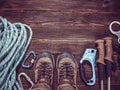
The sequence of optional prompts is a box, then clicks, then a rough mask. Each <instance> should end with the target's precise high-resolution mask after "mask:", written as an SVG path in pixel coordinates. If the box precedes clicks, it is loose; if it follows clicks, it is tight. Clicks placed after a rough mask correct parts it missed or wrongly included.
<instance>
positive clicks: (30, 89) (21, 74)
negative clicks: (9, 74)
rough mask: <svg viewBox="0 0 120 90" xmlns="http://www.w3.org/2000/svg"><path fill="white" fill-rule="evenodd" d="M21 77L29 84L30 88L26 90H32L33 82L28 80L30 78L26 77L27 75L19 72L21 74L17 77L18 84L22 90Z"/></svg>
mask: <svg viewBox="0 0 120 90" xmlns="http://www.w3.org/2000/svg"><path fill="white" fill-rule="evenodd" d="M21 76H24V77H25V78H26V79H27V81H28V82H29V83H30V84H31V87H30V88H29V89H28V90H32V87H33V85H34V83H33V81H32V80H31V79H30V77H28V75H27V74H26V73H24V72H21V73H20V74H19V75H18V82H19V84H20V86H21V88H22V90H24V88H23V85H22V82H21V79H20V77H21Z"/></svg>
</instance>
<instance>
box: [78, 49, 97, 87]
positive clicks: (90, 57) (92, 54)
mask: <svg viewBox="0 0 120 90" xmlns="http://www.w3.org/2000/svg"><path fill="white" fill-rule="evenodd" d="M96 52H97V50H96V49H90V48H88V49H86V50H85V52H84V54H83V57H82V59H81V60H80V74H81V77H82V79H83V81H84V82H85V83H86V85H88V86H92V85H94V84H95V82H96V75H95V59H96ZM84 62H89V63H90V64H91V68H92V77H91V79H89V80H87V79H86V77H85V72H84V67H83V64H84Z"/></svg>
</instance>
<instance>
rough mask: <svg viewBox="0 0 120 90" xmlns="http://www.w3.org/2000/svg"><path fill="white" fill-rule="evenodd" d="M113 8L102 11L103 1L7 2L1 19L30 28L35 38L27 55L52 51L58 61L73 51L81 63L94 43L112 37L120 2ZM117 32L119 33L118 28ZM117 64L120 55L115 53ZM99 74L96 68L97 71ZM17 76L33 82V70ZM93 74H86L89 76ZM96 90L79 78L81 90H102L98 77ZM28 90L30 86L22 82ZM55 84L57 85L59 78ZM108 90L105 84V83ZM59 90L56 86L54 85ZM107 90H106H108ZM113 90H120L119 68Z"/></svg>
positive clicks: (6, 0)
mask: <svg viewBox="0 0 120 90" xmlns="http://www.w3.org/2000/svg"><path fill="white" fill-rule="evenodd" d="M113 1H114V3H113V5H111V7H110V8H102V3H103V1H102V0H4V2H3V3H2V4H1V5H0V16H3V17H5V18H7V19H8V20H9V21H11V22H13V23H14V22H22V23H26V24H28V25H30V26H31V28H32V30H33V38H32V42H31V44H30V47H29V49H28V51H30V50H34V51H35V52H36V53H37V54H39V53H40V52H42V51H50V52H52V53H53V54H54V56H55V59H56V57H57V55H58V54H60V53H61V52H62V51H70V52H71V53H73V54H74V55H75V57H76V60H77V62H78V64H79V61H80V59H81V57H82V54H83V52H84V50H85V49H86V48H95V43H94V41H95V40H96V39H101V38H104V37H106V36H112V37H113V38H114V41H115V40H116V39H117V38H116V37H115V36H114V35H112V34H111V33H110V31H109V28H108V26H109V24H110V22H112V21H113V20H117V21H120V6H119V3H120V1H119V0H113ZM115 29H116V30H117V29H118V30H120V27H119V26H115ZM113 54H114V57H115V58H114V60H115V62H117V58H116V57H117V53H116V51H114V53H113ZM96 70H97V68H96ZM17 72H18V73H20V72H26V73H27V74H28V75H29V76H30V77H31V79H32V80H33V81H34V72H33V68H32V69H30V70H26V69H22V68H21V65H19V67H18V70H17ZM89 73H91V72H90V71H89V70H87V74H89ZM96 75H97V82H96V84H95V86H93V87H88V86H86V85H85V84H84V83H83V82H82V80H81V78H80V75H79V74H78V80H77V81H78V87H79V90H92V89H94V90H99V80H98V73H96ZM22 81H23V84H24V88H25V90H28V88H29V86H30V85H29V83H27V81H26V80H25V79H24V78H23V80H22ZM54 82H55V83H57V79H56V76H55V77H54ZM104 85H105V88H106V80H105V83H104ZM53 87H54V90H56V87H57V84H54V85H53ZM106 90H107V89H106ZM111 90H120V68H119V67H118V64H117V70H116V72H114V73H113V74H112V80H111Z"/></svg>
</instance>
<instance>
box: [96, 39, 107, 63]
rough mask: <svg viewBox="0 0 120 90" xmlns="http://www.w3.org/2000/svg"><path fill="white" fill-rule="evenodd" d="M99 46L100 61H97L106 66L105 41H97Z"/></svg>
mask: <svg viewBox="0 0 120 90" xmlns="http://www.w3.org/2000/svg"><path fill="white" fill-rule="evenodd" d="M95 42H96V43H97V45H98V47H97V48H98V53H99V55H98V59H97V63H100V64H105V63H104V56H105V52H104V40H101V39H100V40H96V41H95Z"/></svg>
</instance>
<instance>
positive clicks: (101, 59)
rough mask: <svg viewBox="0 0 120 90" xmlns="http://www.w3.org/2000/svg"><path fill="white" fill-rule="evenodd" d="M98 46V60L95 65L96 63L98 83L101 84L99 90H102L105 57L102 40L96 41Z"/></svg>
mask: <svg viewBox="0 0 120 90" xmlns="http://www.w3.org/2000/svg"><path fill="white" fill-rule="evenodd" d="M95 42H96V43H97V45H98V47H97V48H98V53H99V55H98V59H97V63H98V72H99V79H100V83H101V90H103V89H104V86H103V80H104V76H105V63H104V56H105V52H104V40H101V39H100V40H96V41H95Z"/></svg>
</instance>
